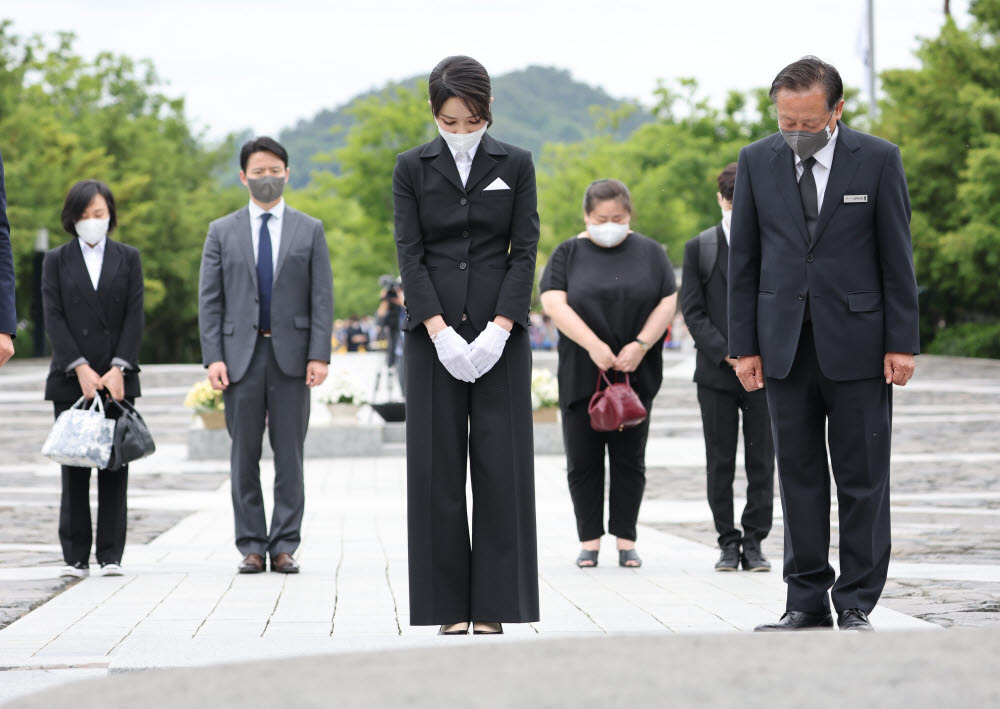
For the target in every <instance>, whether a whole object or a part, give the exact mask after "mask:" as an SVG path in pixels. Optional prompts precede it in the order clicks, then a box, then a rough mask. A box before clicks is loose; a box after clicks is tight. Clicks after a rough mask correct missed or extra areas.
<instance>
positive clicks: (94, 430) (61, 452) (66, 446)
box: [42, 395, 115, 468]
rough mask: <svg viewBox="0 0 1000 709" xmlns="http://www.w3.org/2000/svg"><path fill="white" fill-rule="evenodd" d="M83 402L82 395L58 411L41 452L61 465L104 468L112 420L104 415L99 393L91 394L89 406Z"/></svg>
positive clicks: (112, 429) (113, 425) (108, 449)
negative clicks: (67, 407) (92, 398)
mask: <svg viewBox="0 0 1000 709" xmlns="http://www.w3.org/2000/svg"><path fill="white" fill-rule="evenodd" d="M85 401H86V400H85V399H84V398H83V397H82V396H81V397H80V398H79V399H78V400H77V402H76V403H75V404H73V406H72V407H71V408H69V409H66V411H63V412H62V413H61V414H59V418H57V419H56V423H55V425H54V426H53V427H52V431H50V432H49V437H48V438H46V439H45V445H43V446H42V455H44V456H45V457H46V458H49V459H50V460H53V461H55V462H56V463H59V464H60V465H69V466H72V467H75V468H107V467H108V461H109V460H110V459H111V444H112V442H113V441H114V435H115V422H114V421H113V420H112V419H109V418H105V417H104V404H103V403H101V397H100V395H98V396H95V397H94V403H92V404H91V405H90V407H89V408H88V407H87V406H86V404H85V403H84V402H85Z"/></svg>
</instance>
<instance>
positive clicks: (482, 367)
mask: <svg viewBox="0 0 1000 709" xmlns="http://www.w3.org/2000/svg"><path fill="white" fill-rule="evenodd" d="M508 337H510V333H509V332H507V331H506V330H504V329H503V328H502V327H500V326H499V325H497V324H496V323H495V322H489V323H487V324H486V329H485V330H483V331H482V332H481V333H479V337H477V338H476V339H475V340H473V341H472V345H471V347H470V348H469V356H470V357H471V358H472V364H474V365H475V367H476V371H477V372H478V373H479V376H480V377H481V376H483V375H484V374H486V373H487V372H488V371H490V370H491V369H493V365H495V364H496V363H497V362H499V361H500V355H502V354H503V348H504V345H506V344H507V338H508Z"/></svg>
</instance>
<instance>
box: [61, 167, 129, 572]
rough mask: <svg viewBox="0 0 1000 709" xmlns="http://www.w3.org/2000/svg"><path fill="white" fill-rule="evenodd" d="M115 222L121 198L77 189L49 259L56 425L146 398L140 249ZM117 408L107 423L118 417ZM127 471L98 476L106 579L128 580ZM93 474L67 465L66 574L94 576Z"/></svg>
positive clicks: (97, 189) (87, 186)
mask: <svg viewBox="0 0 1000 709" xmlns="http://www.w3.org/2000/svg"><path fill="white" fill-rule="evenodd" d="M116 224H117V217H116V214H115V199H114V196H113V195H112V194H111V190H110V189H109V188H108V186H107V185H105V184H104V183H103V182H98V181H97V180H84V181H82V182H78V183H76V184H75V185H73V187H72V189H70V191H69V194H68V195H67V196H66V204H65V205H64V207H63V211H62V225H63V228H64V229H65V230H66V231H67V232H68V233H69V234H70V235H71V236H72V237H74V238H72V239H71V240H70V241H68V242H66V243H65V244H63V245H62V246H60V247H58V248H55V249H53V250H52V251H50V252H48V253H47V254H45V261H44V262H43V264H42V301H43V303H44V307H45V330H46V332H47V333H48V335H49V341H50V342H51V343H52V363H51V365H50V369H49V376H48V379H47V380H46V382H45V399H46V400H47V401H51V402H52V404H53V408H54V410H55V415H56V418H58V417H59V414H61V413H62V412H63V411H65V410H66V409H68V408H70V407H71V406H72V405H73V403H74V402H76V401H77V400H78V399H79V398H80V397H81V396H83V397H84V398H86V399H93V398H94V397H95V396H104V397H105V398H109V397H110V398H113V399H115V400H117V401H121V400H122V399H127V400H128V401H129V402H130V403H131V402H134V401H135V398H136V397H138V396H139V394H140V391H139V345H140V344H141V343H142V331H143V323H144V319H143V310H142V296H143V280H142V263H141V261H140V259H139V251H138V250H137V249H136V248H135V247H132V246H126V245H125V244H123V243H121V242H119V241H112V240H111V239H110V238H109V237H108V234H109V233H110V232H112V231H113V230H114V228H115V226H116ZM120 413H121V412H120V410H118V409H117V408H116V407H114V406H113V405H110V404H109V410H108V416H109V417H111V418H116V417H117V416H118V415H120ZM127 489H128V466H124V467H123V468H121V469H120V470H98V471H97V545H96V549H95V551H96V556H97V561H98V563H99V564H100V565H101V573H102V574H103V575H104V576H119V575H121V573H122V569H121V562H122V553H123V552H124V550H125V527H126V508H125V498H126V492H127ZM92 535H93V530H92V528H91V520H90V469H89V468H74V467H69V466H65V465H64V466H63V467H62V505H61V508H60V511H59V541H60V542H61V543H62V549H63V559H64V560H65V562H66V566H65V567H64V568H63V570H62V575H63V576H74V577H77V578H82V577H85V576H87V575H88V574H89V573H90V571H89V569H90V548H91V542H92V540H93V536H92Z"/></svg>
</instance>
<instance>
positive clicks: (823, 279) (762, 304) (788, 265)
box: [729, 123, 920, 381]
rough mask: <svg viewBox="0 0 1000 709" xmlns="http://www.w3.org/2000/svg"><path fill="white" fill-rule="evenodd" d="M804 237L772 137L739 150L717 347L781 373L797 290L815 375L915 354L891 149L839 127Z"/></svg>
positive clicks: (904, 219)
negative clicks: (724, 323)
mask: <svg viewBox="0 0 1000 709" xmlns="http://www.w3.org/2000/svg"><path fill="white" fill-rule="evenodd" d="M839 126H840V131H839V133H838V135H837V146H836V148H835V150H834V154H833V166H832V169H831V171H830V179H829V182H828V183H827V186H826V192H825V194H824V198H823V206H822V208H821V209H820V214H819V220H818V221H817V223H816V231H815V236H814V238H813V240H812V242H811V243H810V240H809V233H808V231H807V230H806V224H805V217H804V216H803V214H802V202H801V199H800V197H799V190H798V183H797V181H796V178H795V163H794V161H793V156H792V151H791V149H790V148H789V147H788V146H787V145H786V144H785V141H784V139H782V137H781V134H780V133H776V134H774V135H772V136H769V137H767V138H764V139H763V140H759V141H757V142H756V143H753V144H752V145H748V146H746V147H745V148H743V149H742V150H741V151H740V157H739V163H738V166H737V170H736V192H735V195H734V197H733V216H732V233H731V243H730V251H729V352H730V354H732V355H734V356H741V355H758V354H759V355H760V356H761V357H762V358H763V362H764V374H765V376H768V377H775V378H778V379H782V378H784V377H786V376H788V372H789V371H790V370H791V367H792V361H793V359H794V357H795V351H796V347H797V344H798V341H799V332H800V328H801V327H802V321H803V315H804V312H805V303H806V298H807V297H808V299H809V308H810V311H811V314H812V323H813V335H814V337H815V341H816V354H817V357H818V359H819V366H820V369H821V370H822V372H823V374H825V375H826V376H827V377H829V378H830V379H833V380H836V381H850V380H855V379H869V378H875V377H880V376H882V369H883V358H884V356H885V353H886V352H912V353H914V354H916V353H917V352H919V351H920V339H919V326H918V311H917V281H916V277H915V275H914V271H913V249H912V245H911V242H910V198H909V194H908V192H907V188H906V176H905V175H904V173H903V163H902V160H901V159H900V156H899V148H897V147H896V146H895V145H893V144H892V143H890V142H888V141H885V140H882V139H881V138H876V137H874V136H871V135H867V134H865V133H859V132H858V131H853V130H851V129H850V128H848V127H847V126H846V125H844V124H843V123H840V124H839Z"/></svg>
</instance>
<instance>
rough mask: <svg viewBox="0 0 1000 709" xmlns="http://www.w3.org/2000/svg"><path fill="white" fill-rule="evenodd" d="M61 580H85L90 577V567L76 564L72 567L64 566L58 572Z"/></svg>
mask: <svg viewBox="0 0 1000 709" xmlns="http://www.w3.org/2000/svg"><path fill="white" fill-rule="evenodd" d="M59 575H60V576H61V577H63V578H75V579H85V578H87V577H88V576H90V567H89V566H84V565H83V564H81V563H79V562H77V563H76V564H74V565H73V566H69V565H67V566H64V567H62V570H61V571H60V572H59Z"/></svg>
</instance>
